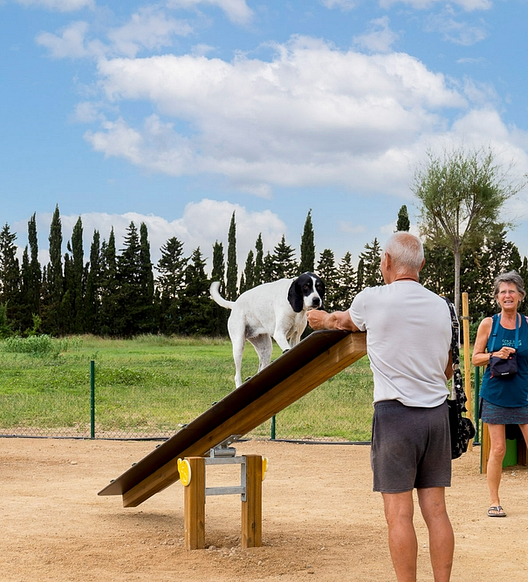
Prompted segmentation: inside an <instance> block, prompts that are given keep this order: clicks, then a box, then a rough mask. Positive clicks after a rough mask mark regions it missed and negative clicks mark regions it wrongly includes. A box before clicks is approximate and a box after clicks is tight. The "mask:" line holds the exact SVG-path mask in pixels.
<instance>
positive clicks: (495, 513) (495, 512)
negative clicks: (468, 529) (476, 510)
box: [488, 505, 506, 517]
mask: <svg viewBox="0 0 528 582" xmlns="http://www.w3.org/2000/svg"><path fill="white" fill-rule="evenodd" d="M488 517H506V512H505V511H504V509H502V506H501V505H492V506H491V507H490V508H489V509H488Z"/></svg>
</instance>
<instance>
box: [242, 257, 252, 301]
mask: <svg viewBox="0 0 528 582" xmlns="http://www.w3.org/2000/svg"><path fill="white" fill-rule="evenodd" d="M253 287H255V260H254V254H253V251H252V250H249V252H248V255H247V257H246V264H245V267H244V272H243V274H242V277H241V279H240V294H242V293H244V291H247V290H248V289H252V288H253Z"/></svg>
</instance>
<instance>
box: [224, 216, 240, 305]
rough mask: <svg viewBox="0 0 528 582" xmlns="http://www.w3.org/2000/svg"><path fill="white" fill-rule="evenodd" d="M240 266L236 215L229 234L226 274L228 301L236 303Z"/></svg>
mask: <svg viewBox="0 0 528 582" xmlns="http://www.w3.org/2000/svg"><path fill="white" fill-rule="evenodd" d="M237 287H238V265H237V251H236V222H235V213H234V212H233V215H232V216H231V224H230V225H229V234H228V239H227V273H226V299H229V300H230V301H234V300H235V299H236V298H237V296H238V291H237Z"/></svg>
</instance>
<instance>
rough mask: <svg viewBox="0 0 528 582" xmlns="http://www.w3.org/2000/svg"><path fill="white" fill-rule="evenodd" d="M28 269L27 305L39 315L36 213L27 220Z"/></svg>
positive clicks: (39, 285)
mask: <svg viewBox="0 0 528 582" xmlns="http://www.w3.org/2000/svg"><path fill="white" fill-rule="evenodd" d="M28 243H29V269H28V271H27V291H28V306H29V311H30V312H31V314H32V315H40V298H41V287H42V269H41V267H40V262H39V258H38V252H39V251H38V237H37V221H36V215H35V214H33V216H32V217H31V218H30V219H29V222H28Z"/></svg>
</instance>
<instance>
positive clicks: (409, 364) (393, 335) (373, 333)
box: [350, 281, 451, 408]
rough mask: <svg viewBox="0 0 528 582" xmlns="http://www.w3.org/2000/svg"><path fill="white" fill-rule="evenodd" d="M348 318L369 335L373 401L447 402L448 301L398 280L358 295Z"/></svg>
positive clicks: (423, 404)
mask: <svg viewBox="0 0 528 582" xmlns="http://www.w3.org/2000/svg"><path fill="white" fill-rule="evenodd" d="M350 316H351V318H352V321H353V322H354V324H355V325H356V326H357V327H358V328H359V329H360V330H361V331H366V332H367V353H368V356H369V360H370V367H371V369H372V373H373V376H374V403H376V402H379V401H380V400H399V401H400V402H401V403H402V404H404V405H405V406H419V407H424V408H433V407H435V406H440V404H442V403H443V402H444V400H445V399H446V397H447V396H448V394H449V391H448V389H447V378H446V375H445V370H446V367H447V364H448V361H449V352H450V348H451V315H450V311H449V307H448V305H447V303H446V302H445V300H444V299H442V298H441V297H439V296H438V295H436V294H435V293H433V292H432V291H429V290H428V289H426V288H425V287H423V286H422V285H420V283H417V282H415V281H395V282H394V283H391V284H390V285H384V286H381V287H368V288H366V289H364V290H363V291H361V292H360V293H358V295H357V296H356V297H355V298H354V300H353V302H352V305H351V306H350Z"/></svg>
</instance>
